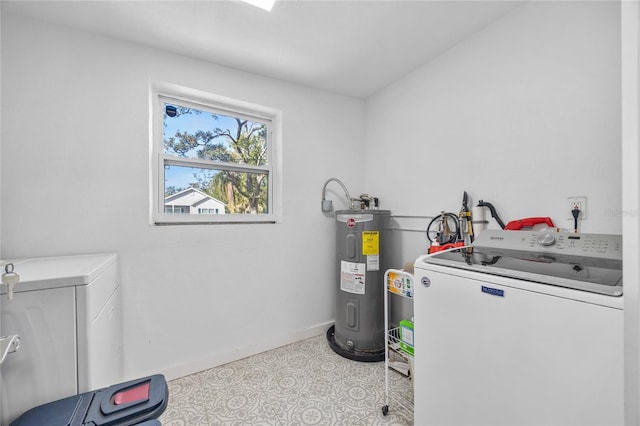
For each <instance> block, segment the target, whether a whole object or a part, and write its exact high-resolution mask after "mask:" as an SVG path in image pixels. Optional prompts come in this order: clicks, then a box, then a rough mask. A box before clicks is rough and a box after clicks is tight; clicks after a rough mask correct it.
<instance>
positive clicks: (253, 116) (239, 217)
mask: <svg viewBox="0 0 640 426" xmlns="http://www.w3.org/2000/svg"><path fill="white" fill-rule="evenodd" d="M149 92H150V106H149V108H150V120H149V139H150V142H149V143H150V171H151V173H150V185H149V186H150V221H151V223H152V224H154V225H184V224H224V223H280V222H282V149H281V147H282V136H281V135H282V113H281V111H279V110H276V109H273V108H269V107H264V106H261V105H256V104H253V103H249V102H244V101H240V100H236V99H231V98H228V97H225V96H220V95H214V94H211V93H207V92H204V91H201V90H196V89H190V88H187V87H183V86H178V85H175V84H171V83H159V82H152V83H150V91H149ZM166 100H170V101H175V102H177V103H179V104H180V105H185V106H192V107H195V108H197V109H200V110H203V111H210V112H213V113H219V114H224V115H229V116H232V117H241V118H247V119H250V120H252V121H256V122H260V123H265V124H267V126H268V130H269V131H268V132H267V151H268V153H267V157H268V160H267V165H265V166H253V165H248V164H235V163H225V162H220V161H207V160H200V159H193V158H183V157H178V156H174V155H168V154H164V126H163V123H164V122H163V120H164V112H163V109H162V108H163V103H164V101H166ZM165 164H170V165H176V166H187V167H202V168H212V169H216V170H236V171H240V172H250V173H256V172H258V173H262V172H264V173H267V174H268V186H269V187H268V194H267V200H268V201H267V203H268V204H267V205H268V207H267V208H268V213H265V214H245V213H226V214H218V215H200V214H193V215H192V214H172V213H165V212H164V198H165V197H164V184H165V180H164V166H165Z"/></svg>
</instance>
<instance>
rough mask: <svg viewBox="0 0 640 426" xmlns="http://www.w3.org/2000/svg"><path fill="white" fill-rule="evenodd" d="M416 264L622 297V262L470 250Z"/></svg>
mask: <svg viewBox="0 0 640 426" xmlns="http://www.w3.org/2000/svg"><path fill="white" fill-rule="evenodd" d="M509 232H519V231H509ZM419 261H422V262H425V263H430V264H435V265H443V266H449V267H453V268H459V269H466V270H471V271H477V272H482V273H485V274H491V275H498V276H503V277H508V278H516V279H521V280H526V281H532V282H536V283H541V284H548V285H554V286H560V287H566V288H572V289H576V290H582V291H588V292H592V293H598V294H605V295H609V296H621V295H622V261H621V260H612V259H600V258H594V257H584V256H572V255H564V254H558V253H548V252H532V251H528V250H512V249H500V248H495V247H494V248H490V247H469V248H462V249H456V250H450V251H442V252H438V253H435V254H433V255H430V256H425V257H423V258H421V260H419Z"/></svg>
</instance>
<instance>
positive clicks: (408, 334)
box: [400, 320, 413, 356]
mask: <svg viewBox="0 0 640 426" xmlns="http://www.w3.org/2000/svg"><path fill="white" fill-rule="evenodd" d="M400 349H402V350H403V351H404V352H405V353H407V354H409V355H411V356H413V321H409V320H402V321H400Z"/></svg>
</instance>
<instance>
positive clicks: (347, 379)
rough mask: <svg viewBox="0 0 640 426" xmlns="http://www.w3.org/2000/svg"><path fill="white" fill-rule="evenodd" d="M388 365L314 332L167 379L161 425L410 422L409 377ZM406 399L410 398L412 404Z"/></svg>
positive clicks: (411, 418) (382, 423)
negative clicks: (348, 353)
mask: <svg viewBox="0 0 640 426" xmlns="http://www.w3.org/2000/svg"><path fill="white" fill-rule="evenodd" d="M389 383H390V392H389V394H390V396H391V397H392V399H391V402H390V404H389V407H390V408H389V413H388V415H387V416H383V415H382V406H383V405H385V363H384V362H376V363H364V362H356V361H351V360H348V359H345V358H343V357H341V356H339V355H337V354H335V353H334V352H333V351H332V350H331V349H330V348H329V346H328V345H327V341H326V338H325V336H317V337H313V338H311V339H307V340H303V341H301V342H297V343H294V344H291V345H288V346H283V347H281V348H277V349H274V350H272V351H269V352H265V353H262V354H258V355H255V356H252V357H249V358H246V359H242V360H239V361H236V362H232V363H230V364H226V365H223V366H220V367H216V368H213V369H211V370H207V371H203V372H200V373H197V374H193V375H191V376H187V377H183V378H180V379H177V380H173V381H171V382H169V406H168V407H167V410H166V411H165V412H164V414H163V415H162V417H161V418H160V421H161V422H162V424H163V426H172V425H173V426H178V425H179V426H182V425H189V426H197V425H345V426H347V425H348V426H353V425H411V424H413V413H412V412H411V411H410V410H408V409H405V408H404V407H402V406H401V405H400V404H399V403H396V402H395V401H396V400H398V401H404V400H410V401H411V403H410V405H411V406H412V405H413V401H412V399H413V393H412V391H411V382H410V381H409V380H408V379H407V378H405V377H404V376H402V375H400V374H399V373H397V372H395V371H393V370H390V371H389ZM407 405H409V404H407Z"/></svg>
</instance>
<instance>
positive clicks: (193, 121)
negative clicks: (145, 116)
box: [164, 104, 237, 190]
mask: <svg viewBox="0 0 640 426" xmlns="http://www.w3.org/2000/svg"><path fill="white" fill-rule="evenodd" d="M166 105H171V104H165V107H166ZM175 106H177V105H175ZM164 125H165V126H164V136H165V139H166V138H169V137H172V136H175V134H176V132H188V133H195V132H197V131H198V130H204V131H207V130H209V131H213V130H214V129H215V128H216V127H218V128H221V129H223V130H224V129H229V130H230V131H231V132H232V134H233V133H234V132H235V130H236V128H237V124H236V121H235V119H234V118H231V117H227V116H225V115H217V119H216V117H214V116H213V114H211V113H210V112H207V111H200V112H199V113H191V114H179V115H177V116H175V117H169V116H167V115H166V114H165V116H164ZM217 142H220V143H223V144H224V145H225V146H226V147H228V145H229V144H228V140H227V139H226V138H219V139H218V140H217ZM165 153H167V154H174V153H173V152H170V151H168V150H167V149H166V147H165ZM185 156H186V157H187V158H198V156H197V153H196V151H195V150H191V151H189V152H187V153H186V155H185ZM204 172H205V170H204V169H196V168H191V167H179V166H166V167H165V188H168V187H174V188H176V189H178V190H180V189H185V188H188V187H189V186H191V184H194V183H197V182H198V179H197V177H196V176H194V173H198V174H199V175H200V176H203V175H204ZM208 175H209V176H210V177H211V176H213V171H211V170H209V171H208Z"/></svg>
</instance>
